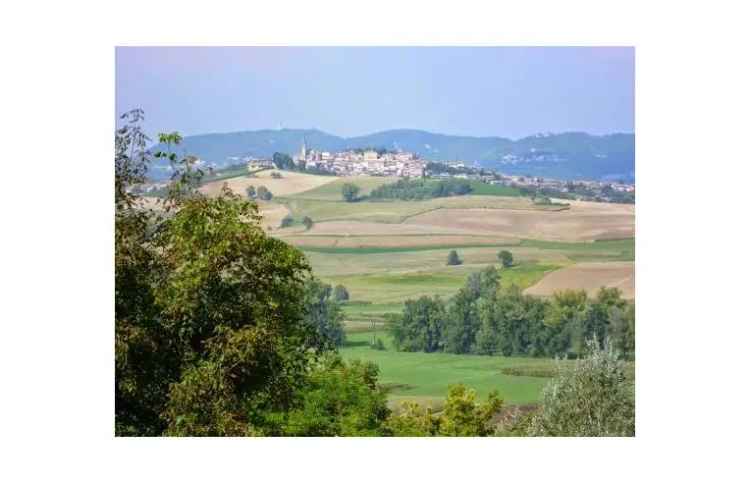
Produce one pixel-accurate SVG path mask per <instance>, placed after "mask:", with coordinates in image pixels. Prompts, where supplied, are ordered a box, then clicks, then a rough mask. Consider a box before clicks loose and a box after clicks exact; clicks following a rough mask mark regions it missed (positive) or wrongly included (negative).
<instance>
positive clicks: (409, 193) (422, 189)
mask: <svg viewBox="0 0 750 483" xmlns="http://www.w3.org/2000/svg"><path fill="white" fill-rule="evenodd" d="M471 191H472V188H471V184H470V183H469V182H468V181H466V180H462V179H456V178H450V179H447V180H440V181H437V180H425V179H409V178H401V179H399V180H398V181H396V182H394V183H389V184H384V185H381V186H378V187H377V188H375V189H373V190H372V191H371V192H370V195H369V197H370V199H374V200H377V199H398V200H426V199H430V198H441V197H445V196H461V195H466V194H469V193H471Z"/></svg>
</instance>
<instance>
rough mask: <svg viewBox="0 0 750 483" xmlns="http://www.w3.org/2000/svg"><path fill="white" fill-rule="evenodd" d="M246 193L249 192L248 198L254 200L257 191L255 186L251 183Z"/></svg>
mask: <svg viewBox="0 0 750 483" xmlns="http://www.w3.org/2000/svg"><path fill="white" fill-rule="evenodd" d="M245 193H246V194H247V197H248V199H251V200H254V199H255V196H256V193H255V186H253V185H250V186H248V187H247V189H246V190H245Z"/></svg>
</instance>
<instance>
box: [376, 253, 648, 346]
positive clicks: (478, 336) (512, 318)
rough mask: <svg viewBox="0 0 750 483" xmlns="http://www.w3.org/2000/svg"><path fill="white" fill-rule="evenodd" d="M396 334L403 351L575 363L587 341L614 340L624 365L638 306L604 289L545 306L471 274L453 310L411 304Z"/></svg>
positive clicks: (494, 274)
mask: <svg viewBox="0 0 750 483" xmlns="http://www.w3.org/2000/svg"><path fill="white" fill-rule="evenodd" d="M390 327H391V329H390V330H391V331H392V335H393V338H394V342H395V344H396V346H397V347H398V348H399V349H400V350H405V351H424V352H436V351H443V352H451V353H456V354H488V355H492V354H502V355H505V356H511V355H529V356H539V357H541V356H547V357H556V356H563V357H577V356H580V355H581V354H582V353H583V351H584V348H585V343H586V341H587V340H590V339H591V340H594V341H596V343H597V344H599V345H600V346H603V345H604V343H605V341H606V340H607V339H609V340H611V343H612V345H613V347H614V349H616V350H617V351H618V352H619V353H620V354H621V355H622V356H623V357H625V358H634V356H635V305H634V304H633V303H631V302H627V301H626V300H624V299H622V298H621V296H620V292H619V290H617V289H614V288H611V289H610V288H602V289H600V291H599V292H598V294H597V295H596V297H594V298H593V299H591V298H589V297H588V296H587V295H586V292H584V291H572V290H567V291H562V292H558V293H556V294H555V295H554V296H553V297H552V299H551V300H545V299H542V298H539V297H534V296H530V295H523V294H522V292H521V290H520V289H518V288H517V287H515V286H510V287H507V288H502V287H501V286H500V273H499V272H498V271H497V269H496V268H495V267H494V266H492V267H488V268H486V269H484V270H482V271H480V272H476V273H473V274H471V275H470V276H469V277H468V279H467V281H466V284H465V286H464V287H463V288H461V289H460V290H459V291H458V293H457V294H456V295H455V296H453V297H452V298H451V299H450V300H448V301H447V303H446V302H445V301H443V300H442V299H440V298H438V297H432V298H430V297H421V298H419V299H417V300H409V301H407V302H406V304H405V307H404V311H403V313H402V314H398V315H396V316H392V317H391V325H390Z"/></svg>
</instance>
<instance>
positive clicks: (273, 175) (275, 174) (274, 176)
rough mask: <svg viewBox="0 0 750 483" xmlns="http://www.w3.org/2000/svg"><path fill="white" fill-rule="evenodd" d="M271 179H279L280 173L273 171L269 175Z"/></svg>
mask: <svg viewBox="0 0 750 483" xmlns="http://www.w3.org/2000/svg"><path fill="white" fill-rule="evenodd" d="M271 178H273V179H281V173H279V172H278V171H273V172H272V173H271Z"/></svg>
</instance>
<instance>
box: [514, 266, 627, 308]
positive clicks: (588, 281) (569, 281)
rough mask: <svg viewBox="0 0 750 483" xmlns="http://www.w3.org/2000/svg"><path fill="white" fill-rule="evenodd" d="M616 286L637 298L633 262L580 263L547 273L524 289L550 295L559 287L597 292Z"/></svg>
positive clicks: (526, 291) (592, 293)
mask: <svg viewBox="0 0 750 483" xmlns="http://www.w3.org/2000/svg"><path fill="white" fill-rule="evenodd" d="M603 286H604V287H610V288H611V287H616V288H619V289H620V290H621V291H622V296H623V298H626V299H633V298H635V264H634V263H633V262H603V263H593V262H592V263H579V264H576V265H572V266H570V267H567V268H563V269H561V270H557V271H554V272H552V273H550V274H548V275H546V276H545V277H544V278H543V279H542V280H540V281H539V282H538V283H537V284H535V285H533V286H532V287H529V288H528V289H526V290H525V292H524V293H526V294H529V295H542V296H549V295H552V294H553V293H555V292H557V291H559V290H565V289H574V290H581V289H582V290H585V291H586V292H587V293H588V294H589V295H591V296H593V295H595V294H596V292H597V291H598V290H599V289H600V288H601V287H603Z"/></svg>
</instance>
